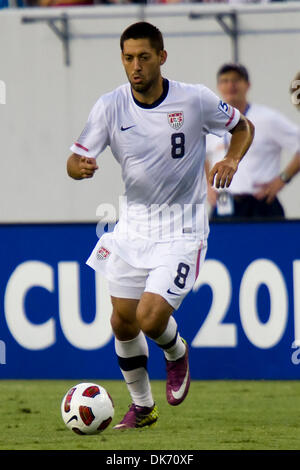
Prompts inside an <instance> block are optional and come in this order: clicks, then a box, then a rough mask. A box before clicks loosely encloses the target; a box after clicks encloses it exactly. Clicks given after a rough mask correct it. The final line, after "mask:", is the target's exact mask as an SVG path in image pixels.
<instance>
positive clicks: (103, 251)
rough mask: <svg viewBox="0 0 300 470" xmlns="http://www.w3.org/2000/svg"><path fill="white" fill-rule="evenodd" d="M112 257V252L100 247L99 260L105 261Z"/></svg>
mask: <svg viewBox="0 0 300 470" xmlns="http://www.w3.org/2000/svg"><path fill="white" fill-rule="evenodd" d="M109 255H110V251H109V250H108V249H107V248H104V246H100V248H99V250H98V251H97V259H99V260H104V259H107V258H108V257H109Z"/></svg>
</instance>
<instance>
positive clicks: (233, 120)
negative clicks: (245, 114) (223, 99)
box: [225, 108, 241, 131]
mask: <svg viewBox="0 0 300 470" xmlns="http://www.w3.org/2000/svg"><path fill="white" fill-rule="evenodd" d="M240 117H241V113H240V112H239V110H238V109H236V108H232V115H231V117H230V118H229V119H228V121H227V123H226V124H225V127H226V130H227V131H231V129H233V128H234V127H235V126H236V125H237V123H238V122H239V120H240Z"/></svg>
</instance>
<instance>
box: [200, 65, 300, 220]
mask: <svg viewBox="0 0 300 470" xmlns="http://www.w3.org/2000/svg"><path fill="white" fill-rule="evenodd" d="M217 86H218V91H219V94H220V95H221V97H222V99H223V100H224V101H225V102H226V103H228V104H230V105H231V106H234V107H235V108H237V109H238V110H239V111H240V112H241V113H242V114H244V115H246V116H247V118H249V119H250V120H251V121H252V122H253V124H254V125H255V137H254V140H253V143H252V146H251V147H250V149H249V151H248V152H247V156H246V158H245V159H243V161H242V162H241V164H240V165H239V168H238V171H237V172H236V174H235V177H234V179H233V181H232V183H231V185H230V188H227V189H226V190H222V191H218V190H216V189H215V188H212V187H211V186H210V185H209V183H208V192H207V195H208V202H209V203H210V205H211V207H212V213H211V218H216V217H224V216H227V217H238V218H244V217H246V218H249V217H276V218H277V217H280V218H282V217H284V209H283V207H282V205H281V203H280V202H279V200H278V198H277V195H278V193H279V192H280V191H281V190H282V188H284V186H285V185H286V184H288V183H289V182H290V181H291V180H292V178H293V177H294V176H295V175H296V173H298V171H299V170H300V128H299V126H297V125H296V124H294V123H293V122H291V121H290V120H289V119H287V118H286V117H285V116H284V115H282V114H281V113H280V112H279V111H277V110H274V109H271V108H269V107H267V106H263V105H260V104H256V103H249V101H248V98H247V95H248V91H249V88H250V80H249V74H248V71H247V69H246V68H245V67H244V66H243V65H240V64H232V63H229V64H224V65H223V66H222V67H221V68H220V69H219V71H218V73H217ZM230 139H231V135H230V133H227V134H226V135H225V136H224V137H223V138H219V137H216V136H214V135H211V134H210V135H208V136H207V144H206V145H207V147H206V151H207V159H206V172H207V174H208V172H209V169H210V168H211V167H212V166H213V165H214V164H215V162H216V161H219V160H220V158H222V156H224V155H225V154H226V151H227V148H228V145H229V142H230ZM283 149H287V150H289V151H290V152H291V154H292V155H293V158H292V159H291V161H290V162H289V164H288V165H287V166H286V168H284V170H283V171H280V163H281V153H282V150H283Z"/></svg>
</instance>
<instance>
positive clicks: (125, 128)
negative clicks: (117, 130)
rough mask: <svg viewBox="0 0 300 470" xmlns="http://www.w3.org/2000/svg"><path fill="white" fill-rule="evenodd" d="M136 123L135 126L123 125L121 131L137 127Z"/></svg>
mask: <svg viewBox="0 0 300 470" xmlns="http://www.w3.org/2000/svg"><path fill="white" fill-rule="evenodd" d="M135 126H136V124H134V125H133V126H129V127H123V126H121V131H127V130H128V129H131V128H132V127H135Z"/></svg>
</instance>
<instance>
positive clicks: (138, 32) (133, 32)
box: [120, 21, 164, 53]
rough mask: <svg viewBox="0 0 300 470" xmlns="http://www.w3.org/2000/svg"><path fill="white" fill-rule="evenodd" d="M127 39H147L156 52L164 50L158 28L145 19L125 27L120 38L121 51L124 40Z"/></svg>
mask: <svg viewBox="0 0 300 470" xmlns="http://www.w3.org/2000/svg"><path fill="white" fill-rule="evenodd" d="M128 39H149V42H150V44H151V47H152V48H153V49H155V50H156V52H157V53H158V52H160V51H163V50H164V40H163V37H162V34H161V32H160V30H159V29H158V28H157V27H156V26H153V24H151V23H147V22H146V21H139V22H138V23H134V24H132V25H130V26H128V28H126V29H125V31H124V32H123V33H122V35H121V38H120V47H121V51H122V52H123V48H124V42H125V41H127V40H128Z"/></svg>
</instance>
